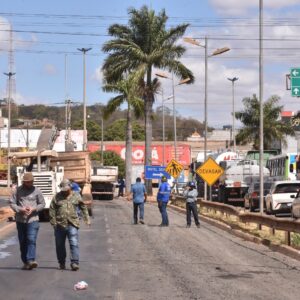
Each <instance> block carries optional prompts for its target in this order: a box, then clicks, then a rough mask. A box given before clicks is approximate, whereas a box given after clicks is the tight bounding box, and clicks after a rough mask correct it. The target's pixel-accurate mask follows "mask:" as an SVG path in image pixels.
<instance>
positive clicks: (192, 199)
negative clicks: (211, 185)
mask: <svg viewBox="0 0 300 300" xmlns="http://www.w3.org/2000/svg"><path fill="white" fill-rule="evenodd" d="M183 196H184V197H185V199H186V227H187V228H190V227H191V213H193V216H194V220H195V224H196V226H197V227H198V228H199V227H200V222H199V217H198V210H197V196H198V192H197V189H196V185H195V183H194V182H193V181H191V182H189V183H188V185H187V187H186V189H185V191H184V192H183Z"/></svg>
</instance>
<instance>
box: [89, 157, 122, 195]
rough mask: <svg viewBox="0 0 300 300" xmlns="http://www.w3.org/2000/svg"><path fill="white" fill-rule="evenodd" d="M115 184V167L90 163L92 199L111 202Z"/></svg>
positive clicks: (116, 179) (116, 177)
mask: <svg viewBox="0 0 300 300" xmlns="http://www.w3.org/2000/svg"><path fill="white" fill-rule="evenodd" d="M117 184H118V167H117V166H101V165H99V164H98V163H97V162H96V161H92V168H91V185H92V195H93V198H94V199H99V200H112V199H113V198H114V192H115V188H116V186H117Z"/></svg>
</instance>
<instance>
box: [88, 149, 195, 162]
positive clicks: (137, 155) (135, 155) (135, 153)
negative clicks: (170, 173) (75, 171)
mask: <svg viewBox="0 0 300 300" xmlns="http://www.w3.org/2000/svg"><path fill="white" fill-rule="evenodd" d="M164 148H165V151H164ZM99 150H100V145H99V144H88V151H90V152H95V151H99ZM104 151H114V152H116V153H117V154H119V155H120V156H121V158H123V159H124V160H125V146H123V145H105V146H104ZM164 152H165V155H164V156H165V165H167V164H168V163H169V162H170V161H171V159H173V158H175V153H174V147H173V146H170V145H166V146H165V147H163V146H162V145H152V165H158V166H161V165H163V153H164ZM144 159H145V146H135V145H133V146H132V164H135V165H141V164H144ZM177 161H178V162H179V163H180V164H182V165H184V166H187V165H189V164H190V163H191V151H190V146H189V145H179V146H177Z"/></svg>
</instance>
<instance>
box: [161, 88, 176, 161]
mask: <svg viewBox="0 0 300 300" xmlns="http://www.w3.org/2000/svg"><path fill="white" fill-rule="evenodd" d="M172 98H173V96H169V97H168V98H166V99H164V93H163V92H162V123H163V124H162V126H163V132H162V134H163V159H162V161H163V166H164V165H165V150H166V147H165V140H166V138H165V102H166V101H168V100H170V99H172Z"/></svg>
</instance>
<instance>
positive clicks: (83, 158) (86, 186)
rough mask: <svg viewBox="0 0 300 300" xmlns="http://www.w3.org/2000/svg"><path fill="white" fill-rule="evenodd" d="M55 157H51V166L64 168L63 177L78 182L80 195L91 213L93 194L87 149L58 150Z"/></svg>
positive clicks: (91, 213)
mask: <svg viewBox="0 0 300 300" xmlns="http://www.w3.org/2000/svg"><path fill="white" fill-rule="evenodd" d="M57 154H58V155H57V157H54V158H52V159H51V166H52V167H55V166H56V165H59V166H62V167H63V168H64V178H67V179H69V180H72V181H74V182H76V183H78V184H79V186H80V188H81V196H82V199H83V201H84V203H85V204H86V206H87V208H88V211H89V214H90V216H92V215H93V196H92V192H91V160H90V156H89V152H87V151H68V152H58V153H57Z"/></svg>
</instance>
